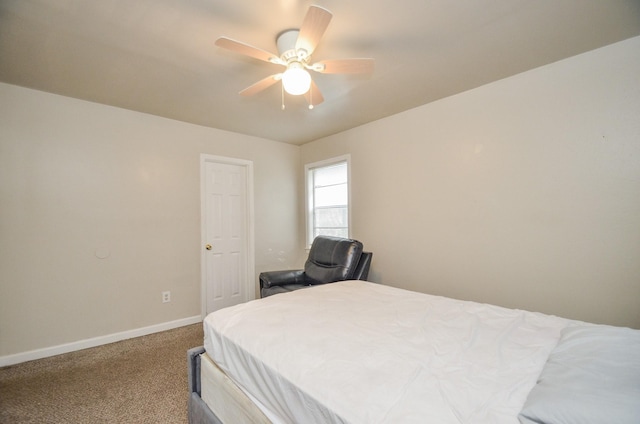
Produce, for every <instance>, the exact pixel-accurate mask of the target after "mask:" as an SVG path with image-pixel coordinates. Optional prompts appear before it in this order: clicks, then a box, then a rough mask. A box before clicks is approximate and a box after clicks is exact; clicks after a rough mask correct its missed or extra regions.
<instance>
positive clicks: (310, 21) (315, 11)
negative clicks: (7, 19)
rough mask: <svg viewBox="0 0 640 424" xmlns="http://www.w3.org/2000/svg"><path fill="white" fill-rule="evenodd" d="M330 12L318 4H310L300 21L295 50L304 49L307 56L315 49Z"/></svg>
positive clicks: (327, 23)
mask: <svg viewBox="0 0 640 424" xmlns="http://www.w3.org/2000/svg"><path fill="white" fill-rule="evenodd" d="M332 16H333V15H332V14H331V12H329V11H328V10H327V9H323V8H322V7H319V6H311V7H309V10H308V11H307V15H306V16H305V17H304V21H302V26H301V27H300V33H299V34H298V39H297V40H296V51H298V50H301V49H302V50H304V51H305V52H307V55H308V56H311V53H313V51H314V50H315V48H316V46H317V45H318V43H319V42H320V39H321V38H322V35H323V34H324V32H325V31H326V30H327V27H328V26H329V22H331V18H332Z"/></svg>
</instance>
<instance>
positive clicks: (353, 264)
mask: <svg viewBox="0 0 640 424" xmlns="http://www.w3.org/2000/svg"><path fill="white" fill-rule="evenodd" d="M361 255H362V243H360V242H359V241H357V240H352V239H345V238H340V237H331V236H318V237H316V238H315V239H314V240H313V244H312V245H311V250H310V251H309V257H308V258H307V262H306V263H305V265H304V273H305V282H306V283H307V284H324V283H332V282H334V281H342V280H350V279H353V276H354V275H355V272H356V268H357V266H358V262H359V261H360V256H361Z"/></svg>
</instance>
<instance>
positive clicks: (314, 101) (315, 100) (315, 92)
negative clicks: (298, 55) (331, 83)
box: [304, 80, 324, 107]
mask: <svg viewBox="0 0 640 424" xmlns="http://www.w3.org/2000/svg"><path fill="white" fill-rule="evenodd" d="M304 97H305V99H307V103H309V107H313V106H316V105H319V104H320V103H322V102H324V97H322V93H321V92H320V90H319V89H318V86H317V85H316V83H315V81H313V80H311V88H309V91H307V92H306V93H304Z"/></svg>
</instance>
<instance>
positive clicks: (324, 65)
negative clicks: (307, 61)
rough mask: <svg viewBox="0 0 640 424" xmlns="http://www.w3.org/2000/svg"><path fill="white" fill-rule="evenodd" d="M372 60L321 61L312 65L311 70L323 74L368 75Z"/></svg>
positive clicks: (370, 70)
mask: <svg viewBox="0 0 640 424" xmlns="http://www.w3.org/2000/svg"><path fill="white" fill-rule="evenodd" d="M374 64H375V61H374V60H373V59H367V58H363V59H338V60H322V61H320V62H317V63H314V64H313V65H312V66H311V69H313V70H314V71H317V72H321V73H323V74H368V73H371V72H373V67H374Z"/></svg>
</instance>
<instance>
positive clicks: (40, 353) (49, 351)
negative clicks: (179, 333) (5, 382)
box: [0, 315, 202, 367]
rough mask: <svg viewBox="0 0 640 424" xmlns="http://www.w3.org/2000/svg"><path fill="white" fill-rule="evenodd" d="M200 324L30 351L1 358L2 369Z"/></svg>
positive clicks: (174, 325)
mask: <svg viewBox="0 0 640 424" xmlns="http://www.w3.org/2000/svg"><path fill="white" fill-rule="evenodd" d="M199 322H202V317H201V316H200V315H197V316H193V317H189V318H182V319H178V320H175V321H169V322H163V323H161V324H155V325H150V326H148V327H143V328H136V329H133V330H127V331H123V332H121V333H114V334H107V335H106V336H100V337H93V338H91V339H85V340H79V341H77V342H72V343H65V344H61V345H57V346H51V347H45V348H42V349H36V350H30V351H28V352H22V353H16V354H13V355H6V356H0V367H6V366H7V365H14V364H19V363H21V362H26V361H33V360H34V359H42V358H47V357H49V356H55V355H60V354H62V353H68V352H74V351H76V350H82V349H87V348H90V347H96V346H101V345H105V344H109V343H113V342H119V341H121V340H127V339H131V338H134V337H140V336H146V335H147V334H153V333H159V332H161V331H167V330H172V329H174V328H178V327H184V326H185V325H191V324H197V323H199ZM185 355H186V353H185Z"/></svg>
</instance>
